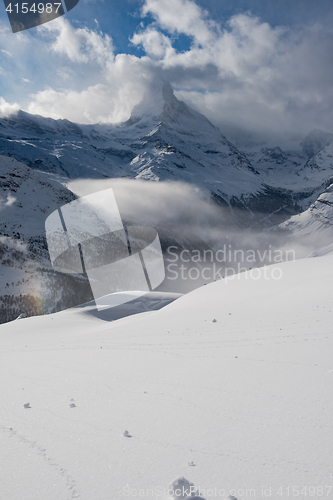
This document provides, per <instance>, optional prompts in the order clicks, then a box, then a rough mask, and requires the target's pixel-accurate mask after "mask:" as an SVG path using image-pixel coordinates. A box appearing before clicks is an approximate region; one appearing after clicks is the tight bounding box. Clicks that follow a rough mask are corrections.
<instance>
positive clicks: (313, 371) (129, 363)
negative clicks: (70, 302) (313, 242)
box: [0, 256, 333, 500]
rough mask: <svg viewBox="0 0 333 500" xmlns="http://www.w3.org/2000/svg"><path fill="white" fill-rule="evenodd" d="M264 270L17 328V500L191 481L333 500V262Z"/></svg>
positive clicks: (6, 365) (12, 425) (121, 494)
mask: <svg viewBox="0 0 333 500" xmlns="http://www.w3.org/2000/svg"><path fill="white" fill-rule="evenodd" d="M274 270H275V271H274ZM254 272H255V273H259V270H258V269H257V270H255V271H253V273H254ZM281 272H282V277H281V279H279V280H278V279H273V276H274V277H275V278H276V277H278V276H280V275H281ZM261 273H262V275H261V277H260V278H259V279H255V278H258V274H253V275H252V278H251V275H250V274H249V272H248V273H243V274H240V275H237V276H236V277H235V278H234V279H233V280H228V281H226V280H222V281H218V282H216V283H213V284H211V285H207V286H205V287H203V288H201V289H198V290H196V291H194V292H192V293H190V294H188V295H186V296H184V297H182V298H180V299H179V300H177V301H175V302H174V303H172V304H171V305H169V306H167V307H165V308H164V309H162V310H160V311H156V312H149V313H144V314H142V315H137V316H132V317H128V318H124V319H121V320H119V321H116V322H113V323H110V322H107V321H102V320H101V319H98V318H97V317H96V316H93V315H92V314H91V312H90V309H89V307H86V308H85V307H79V308H75V309H71V310H67V311H63V312H61V313H57V314H54V315H49V316H43V317H34V318H28V319H23V320H18V321H14V322H12V323H8V324H6V325H3V326H1V329H0V345H1V349H0V353H1V354H0V357H1V362H0V376H1V398H0V400H1V405H0V432H1V448H0V455H1V461H0V498H1V500H9V499H10V500H16V499H17V500H22V499H25V500H39V499H40V500H45V499H46V498H47V499H48V500H51V499H56V500H59V499H64V500H65V499H66V500H67V499H72V498H80V499H86V500H92V499H94V500H115V499H121V498H135V497H137V498H166V496H165V494H163V495H161V496H160V495H159V492H160V491H161V489H163V488H167V486H168V485H169V484H170V482H171V481H172V480H174V479H175V478H177V477H179V476H184V477H186V478H187V479H188V480H189V481H191V482H192V483H194V484H195V486H196V487H197V488H201V489H202V490H206V494H204V493H203V494H202V496H203V497H205V498H206V499H208V498H212V494H211V492H208V493H207V490H209V489H212V490H214V488H217V490H216V491H217V493H216V498H225V497H227V495H228V494H229V490H231V489H234V490H235V491H233V492H232V494H234V496H236V497H238V498H249V497H251V498H254V494H253V492H252V493H251V492H250V491H248V492H247V493H246V491H245V492H244V493H243V494H242V492H239V490H240V489H243V490H249V489H253V490H255V498H263V495H262V490H261V488H262V487H264V488H265V489H267V488H272V489H271V494H268V496H269V497H270V498H272V499H281V498H290V497H293V494H292V493H290V492H291V491H292V490H289V494H288V490H287V488H288V487H296V488H298V489H299V492H301V491H303V495H302V498H310V497H311V496H312V498H318V497H319V496H320V492H321V491H323V492H324V494H323V495H322V496H320V497H321V498H330V497H332V489H333V488H332V489H331V490H329V487H331V486H333V464H332V411H333V403H332V390H333V361H332V354H331V353H332V347H333V346H332V324H333V321H332V319H333V304H332V288H333V285H332V283H333V257H332V256H327V257H318V258H313V259H304V260H299V261H296V262H289V263H284V264H280V265H279V266H277V265H276V266H274V267H269V268H266V276H265V275H264V271H263V270H262V271H261ZM265 277H266V279H265ZM268 278H270V279H268ZM214 320H215V321H214ZM125 431H127V435H126V433H125V435H124V432H125ZM128 434H129V435H130V436H131V437H127V436H128ZM189 464H192V466H191V465H189ZM280 487H282V490H281V489H279V488H280ZM309 487H315V488H318V487H324V489H323V490H320V489H319V490H309ZM128 488H131V489H132V492H131V495H130V496H128V492H129V490H128ZM155 488H159V489H157V490H156V491H155V490H154V489H155ZM304 488H307V489H306V490H304ZM220 489H221V490H222V489H224V490H225V495H224V494H223V492H221V495H222V496H219V490H220ZM140 490H141V491H140ZM152 490H153V491H152ZM268 491H269V490H268ZM279 491H280V493H281V492H282V495H279V494H278V492H279ZM293 491H294V492H295V491H297V490H293ZM310 491H311V492H312V494H311V493H310V494H309V492H310ZM313 491H315V494H314V495H313ZM154 492H155V493H154ZM304 492H305V493H306V494H304ZM318 492H319V493H318ZM153 493H154V494H153ZM223 495H224V496H223ZM295 495H296V493H295ZM213 497H214V495H213Z"/></svg>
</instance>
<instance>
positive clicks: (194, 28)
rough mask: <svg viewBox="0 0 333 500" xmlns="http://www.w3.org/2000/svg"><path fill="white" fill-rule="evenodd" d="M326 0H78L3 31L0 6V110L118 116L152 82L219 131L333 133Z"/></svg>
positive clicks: (331, 22) (332, 21)
mask: <svg viewBox="0 0 333 500" xmlns="http://www.w3.org/2000/svg"><path fill="white" fill-rule="evenodd" d="M332 26H333V2H332V0H275V1H273V0H228V1H226V0H196V1H194V0H113V1H111V0H104V1H103V0H80V3H79V4H78V5H77V6H76V7H75V8H74V9H73V10H72V11H71V12H69V13H68V14H67V15H66V16H63V17H62V18H60V19H59V20H55V21H52V22H50V23H47V24H45V25H43V26H42V27H39V28H33V29H30V30H27V31H24V32H22V33H16V34H13V33H11V31H10V27H9V22H8V19H7V17H6V12H5V9H4V7H3V8H2V9H0V51H1V52H0V91H1V94H0V95H1V96H2V97H1V101H0V114H1V115H2V116H4V115H6V114H8V113H10V112H12V111H15V110H16V109H18V108H22V109H24V110H27V111H29V112H32V113H39V114H42V115H45V116H52V117H54V118H68V119H70V120H73V121H77V122H84V123H93V122H97V121H102V122H117V121H121V120H124V119H126V118H128V116H129V114H130V112H131V109H132V107H133V106H134V105H135V104H136V103H137V102H139V101H140V99H141V98H142V95H143V94H144V92H145V89H146V88H147V85H148V83H149V81H150V80H151V79H152V78H156V77H162V78H164V79H166V80H169V81H170V82H171V84H172V86H173V87H174V89H175V91H176V95H177V96H178V97H179V98H181V99H183V100H185V101H186V102H187V103H188V104H190V105H191V106H193V107H195V108H197V109H198V110H200V111H201V112H203V113H204V114H206V115H207V116H208V117H209V118H210V119H211V120H212V121H214V122H215V123H217V124H219V125H220V126H222V127H227V126H230V127H234V126H239V127H244V128H246V129H248V130H260V129H262V130H266V129H267V128H271V129H272V130H273V131H274V130H275V131H277V132H281V131H288V132H292V131H295V132H300V133H306V132H307V131H310V130H311V129H313V128H322V129H324V130H328V131H333V118H332V106H333V93H332V81H333V56H332V54H333V29H332Z"/></svg>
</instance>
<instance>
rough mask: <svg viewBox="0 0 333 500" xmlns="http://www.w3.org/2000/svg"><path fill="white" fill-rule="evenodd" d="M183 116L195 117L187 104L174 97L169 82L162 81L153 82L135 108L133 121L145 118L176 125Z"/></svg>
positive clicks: (132, 115)
mask: <svg viewBox="0 0 333 500" xmlns="http://www.w3.org/2000/svg"><path fill="white" fill-rule="evenodd" d="M181 115H185V116H187V117H194V116H193V113H192V112H191V110H190V109H189V108H188V107H187V106H186V104H185V103H183V102H181V101H179V100H178V99H177V97H176V96H175V95H174V93H173V90H172V87H171V85H170V83H169V82H166V81H164V80H161V79H155V80H153V81H152V82H151V83H150V85H149V87H148V89H147V90H146V93H145V95H144V97H143V99H142V101H141V102H140V103H139V104H137V105H136V106H134V108H133V110H132V113H131V121H133V122H135V121H138V120H141V119H143V118H152V119H153V120H158V121H163V122H171V123H175V122H177V121H178V118H179V117H180V116H181Z"/></svg>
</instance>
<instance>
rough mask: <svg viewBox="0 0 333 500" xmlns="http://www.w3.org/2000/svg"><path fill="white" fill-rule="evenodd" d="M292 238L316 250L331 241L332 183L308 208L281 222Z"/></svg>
mask: <svg viewBox="0 0 333 500" xmlns="http://www.w3.org/2000/svg"><path fill="white" fill-rule="evenodd" d="M280 227H281V228H282V229H287V230H288V231H290V233H291V234H292V236H293V237H294V238H297V239H298V240H302V241H304V243H305V244H308V245H309V248H312V249H313V250H314V249H316V250H317V251H318V250H320V249H321V248H324V247H326V246H327V245H331V244H332V242H333V183H332V184H331V185H330V186H329V187H328V188H327V189H325V191H324V192H323V193H322V194H321V195H320V196H319V197H318V198H317V200H316V201H315V203H313V204H312V205H311V206H310V207H309V208H308V210H306V211H305V212H303V213H301V214H299V215H295V216H293V217H291V218H290V219H289V220H287V221H286V222H284V223H283V224H281V226H280Z"/></svg>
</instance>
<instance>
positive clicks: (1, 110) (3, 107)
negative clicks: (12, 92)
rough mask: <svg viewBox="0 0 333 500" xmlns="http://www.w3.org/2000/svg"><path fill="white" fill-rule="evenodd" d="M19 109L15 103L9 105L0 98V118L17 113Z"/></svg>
mask: <svg viewBox="0 0 333 500" xmlns="http://www.w3.org/2000/svg"><path fill="white" fill-rule="evenodd" d="M19 109H20V106H19V105H18V104H17V103H14V104H10V103H9V102H6V101H5V99H4V98H3V97H0V118H3V117H5V116H10V115H12V114H14V113H17V111H18V110H19Z"/></svg>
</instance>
